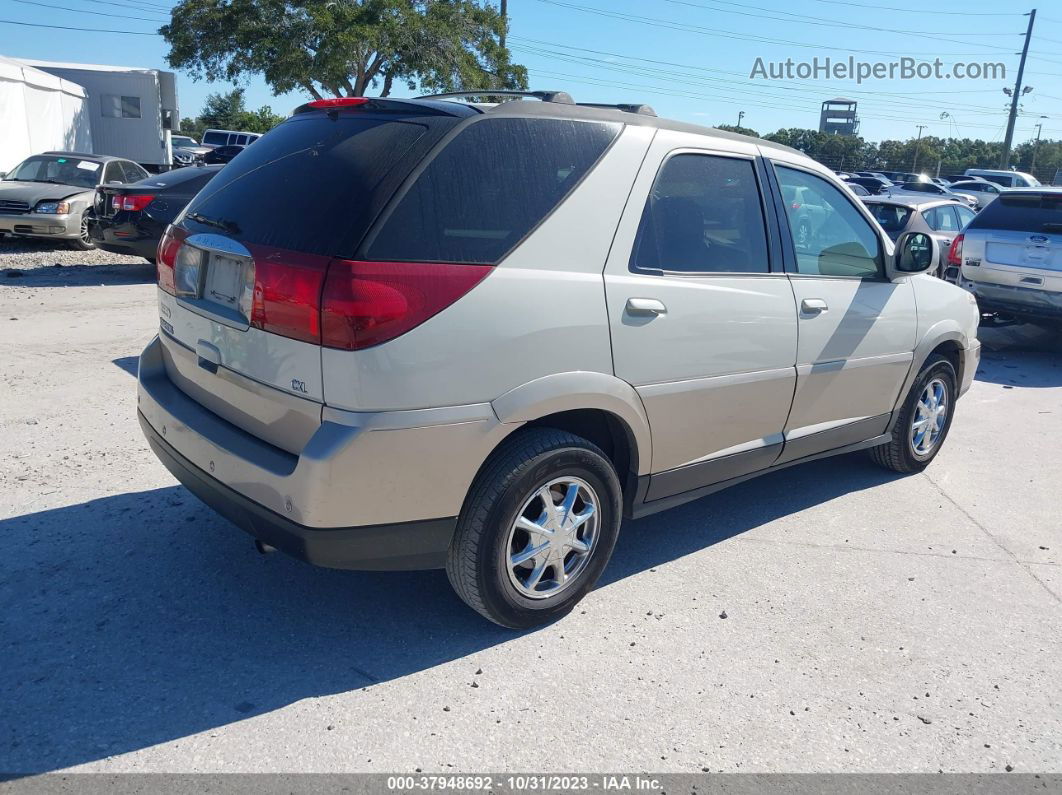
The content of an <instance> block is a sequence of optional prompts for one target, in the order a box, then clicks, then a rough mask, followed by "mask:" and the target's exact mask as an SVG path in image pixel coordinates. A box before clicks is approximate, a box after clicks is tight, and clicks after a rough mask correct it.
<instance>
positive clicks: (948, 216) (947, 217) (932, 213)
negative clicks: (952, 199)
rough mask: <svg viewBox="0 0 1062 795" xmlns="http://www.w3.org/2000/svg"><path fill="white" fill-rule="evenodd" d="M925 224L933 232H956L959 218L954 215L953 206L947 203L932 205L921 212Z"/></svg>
mask: <svg viewBox="0 0 1062 795" xmlns="http://www.w3.org/2000/svg"><path fill="white" fill-rule="evenodd" d="M922 217H923V218H925V219H926V224H927V225H928V226H929V228H930V229H932V230H933V231H934V232H958V231H959V220H958V218H956V217H955V208H954V207H950V206H948V205H944V206H942V207H934V208H932V209H931V210H926V211H925V212H924V213H922Z"/></svg>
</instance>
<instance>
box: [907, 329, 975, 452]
mask: <svg viewBox="0 0 1062 795" xmlns="http://www.w3.org/2000/svg"><path fill="white" fill-rule="evenodd" d="M967 348H968V340H967V335H966V334H965V333H963V330H962V328H961V327H960V326H959V324H958V323H957V322H956V321H954V320H950V319H949V320H942V321H940V322H939V323H936V324H934V325H933V326H931V327H930V328H929V330H928V331H927V332H926V333H925V334H923V335H922V339H921V340H920V341H919V343H918V345H916V346H915V349H914V355H913V356H912V358H911V369H910V371H909V372H908V373H907V378H906V379H905V380H904V383H903V387H902V388H901V389H900V393H899V394H898V395H897V397H896V405H895V406H893V411H892V420H890V422H889V431H890V432H891V431H892V429H893V427H894V426H895V424H896V420H897V418H898V417H899V414H900V409H901V407H902V406H903V402H904V400H905V399H906V398H907V393H908V392H910V391H911V387H912V385H913V384H914V382H915V379H916V378H918V374H919V373H920V372H922V368H923V367H924V366H925V363H926V362H927V361H928V360H929V357H930V356H932V355H934V354H941V355H942V356H945V357H946V358H947V359H948V361H950V362H951V365H952V367H954V368H955V378H956V381H955V384H956V389H958V386H959V385H960V384H962V382H963V380H962V379H963V375H964V373H965V368H966V351H967Z"/></svg>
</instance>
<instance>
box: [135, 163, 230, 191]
mask: <svg viewBox="0 0 1062 795" xmlns="http://www.w3.org/2000/svg"><path fill="white" fill-rule="evenodd" d="M220 170H221V169H220V168H217V167H215V166H187V167H186V168H175V169H174V170H173V171H166V172H164V173H162V174H152V175H151V176H150V177H148V178H147V179H145V180H143V183H144V184H143V185H142V186H141V187H145V188H172V187H174V186H176V185H181V184H183V183H185V182H188V181H189V180H193V179H200V178H202V177H206V178H207V179H209V178H210V177H212V176H214V174H217V173H218V171H220ZM203 181H204V182H206V180H203Z"/></svg>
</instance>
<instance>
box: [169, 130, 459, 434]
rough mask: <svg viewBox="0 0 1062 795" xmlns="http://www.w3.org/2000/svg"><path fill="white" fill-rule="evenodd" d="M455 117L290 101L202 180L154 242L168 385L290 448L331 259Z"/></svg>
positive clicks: (309, 413) (312, 399)
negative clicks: (312, 106)
mask: <svg viewBox="0 0 1062 795" xmlns="http://www.w3.org/2000/svg"><path fill="white" fill-rule="evenodd" d="M422 116H427V118H422ZM457 121H458V119H456V118H452V119H451V118H446V117H444V116H441V115H439V114H432V113H417V114H411V113H408V112H407V113H405V114H399V113H395V112H391V113H378V112H377V113H373V112H371V110H370V111H365V112H360V113H348V112H342V113H339V112H330V113H326V112H319V111H314V112H309V113H305V114H297V115H295V116H293V117H292V118H290V119H288V120H287V121H286V122H284V123H283V124H281V125H279V126H278V127H276V128H274V129H273V130H272V131H271V132H270V133H268V134H267V135H265V136H263V137H262V138H261V139H260V140H258V141H256V143H255V145H254V146H253V147H248V149H247V150H246V151H245V152H243V153H242V154H241V155H240V157H239V158H237V159H236V160H234V161H233V162H232V163H231V164H229V165H227V166H225V167H224V168H223V169H222V170H221V171H220V172H219V174H218V175H217V176H216V177H214V179H213V180H211V181H210V182H209V183H207V185H206V186H205V187H204V188H203V190H202V191H200V192H199V193H198V194H197V195H196V197H195V198H194V199H193V200H192V201H191V202H190V203H189V205H188V206H187V207H186V208H185V211H184V213H183V214H182V215H180V216H179V217H178V218H177V219H176V221H175V225H174V226H173V227H171V228H170V230H169V232H168V233H167V236H166V237H165V238H164V239H163V243H162V246H161V247H160V274H159V278H160V286H161V287H163V289H162V290H160V314H161V317H160V325H161V328H162V331H163V335H162V337H163V344H164V347H165V350H166V352H167V355H166V364H167V370H168V371H169V374H170V377H171V380H173V381H174V383H175V384H176V385H177V386H178V388H180V389H182V390H183V391H184V392H186V393H187V394H189V395H190V396H192V397H193V398H194V399H196V400H198V401H199V402H200V403H202V404H204V405H205V406H207V407H208V408H210V409H211V410H212V411H214V412H215V413H217V414H219V415H221V416H222V417H224V418H226V419H228V420H229V421H230V422H232V423H234V424H236V425H237V426H239V427H241V428H243V429H244V430H246V431H248V432H250V433H252V434H254V435H256V436H258V437H260V438H263V439H266V440H268V441H270V442H271V443H273V444H275V445H276V446H278V447H281V448H283V449H285V450H288V451H289V452H292V453H298V452H299V451H300V450H301V449H302V447H303V445H304V444H305V442H306V441H307V440H308V439H309V437H310V436H311V435H312V433H313V431H314V430H315V429H316V427H317V426H318V425H319V423H320V414H321V404H322V402H323V384H322V369H321V347H320V342H321V328H320V298H321V290H322V287H323V284H324V277H325V273H326V271H327V268H328V264H329V262H330V261H331V259H332V258H333V257H336V256H339V257H342V256H349V255H350V254H351V253H352V252H353V251H354V249H355V248H356V246H357V243H358V242H360V239H361V237H362V236H363V235H364V233H365V231H366V229H367V228H368V226H369V224H370V223H371V222H372V220H373V218H375V216H376V215H377V214H378V213H379V211H380V209H382V206H383V204H384V203H385V202H386V200H387V198H389V197H390V195H391V194H392V193H393V192H394V189H395V188H396V187H397V185H398V183H400V182H401V180H402V178H403V177H404V176H406V175H407V174H408V173H409V171H410V170H411V169H412V167H413V166H414V165H415V164H416V162H418V161H419V160H420V159H421V158H422V157H423V155H424V153H425V152H426V151H427V150H428V149H429V148H430V146H431V145H432V144H433V143H434V142H435V141H437V140H438V139H439V138H441V137H442V135H443V134H444V133H445V131H446V129H449V127H451V126H452V124H453V123H456V122H457ZM445 122H450V123H449V124H447V123H445Z"/></svg>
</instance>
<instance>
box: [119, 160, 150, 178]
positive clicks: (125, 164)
mask: <svg viewBox="0 0 1062 795" xmlns="http://www.w3.org/2000/svg"><path fill="white" fill-rule="evenodd" d="M121 165H122V173H123V174H125V181H126V182H139V181H140V180H142V179H146V178H147V177H148V176H149V175H148V173H147V171H145V170H144V169H142V168H141V167H140V166H138V165H137V164H136V163H133V162H132V161H129V160H123V161H122V163H121Z"/></svg>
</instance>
